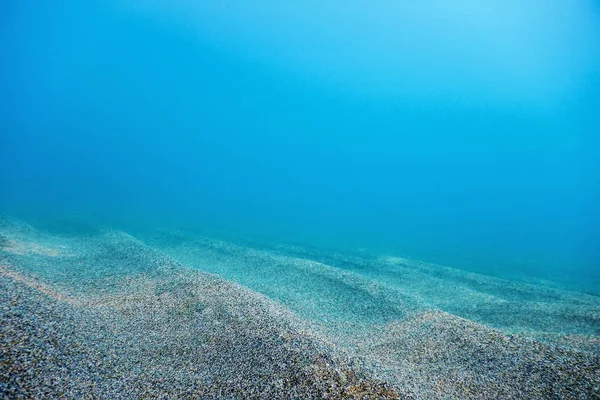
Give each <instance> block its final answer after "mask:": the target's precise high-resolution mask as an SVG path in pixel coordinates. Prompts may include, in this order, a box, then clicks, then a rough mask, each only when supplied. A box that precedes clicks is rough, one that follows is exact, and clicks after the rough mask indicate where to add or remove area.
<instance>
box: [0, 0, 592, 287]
mask: <svg viewBox="0 0 600 400" xmlns="http://www.w3.org/2000/svg"><path fill="white" fill-rule="evenodd" d="M0 49H1V54H2V55H1V62H0V90H1V94H0V212H2V213H5V214H9V215H13V216H18V217H19V218H22V219H24V220H28V221H62V220H63V219H64V218H71V217H72V216H77V218H80V219H83V220H89V221H93V222H94V223H102V224H105V225H110V226H125V225H127V226H136V227H140V226H144V227H168V228H169V229H181V230H202V231H214V232H221V234H223V235H226V236H227V235H231V236H235V235H244V236H248V237H255V238H262V239H266V240H270V241H275V242H278V243H286V244H301V245H304V246H310V247H315V248H320V249H330V250H335V251H342V252H348V253H352V252H359V253H360V252H361V251H368V252H371V253H378V254H388V255H395V256H400V257H410V258H417V259H422V260H427V261H432V262H436V263H440V264H444V265H449V266H452V267H455V268H459V269H467V270H470V271H476V272H479V273H484V274H488V275H496V276H497V275H511V276H528V277H536V278H543V279H547V280H554V281H559V282H567V281H568V282H571V283H573V282H574V283H576V284H578V285H586V286H590V289H591V290H594V291H596V290H599V289H598V287H600V269H599V268H598V267H599V266H600V239H599V238H600V207H599V204H600V156H599V154H600V140H599V138H598V137H599V132H600V111H599V110H600V6H599V5H598V3H597V2H595V1H592V0H571V1H559V0H545V1H541V0H526V1H517V0H510V1H497V0H491V1H486V2H478V1H471V0H460V1H454V2H448V1H434V0H427V1H425V2H418V4H417V3H414V2H404V1H387V0H384V1H379V2H367V1H351V2H345V1H344V2H343V1H330V2H319V1H313V0H309V1H302V2H281V1H257V2H242V1H233V2H225V3H221V2H193V1H185V0H177V1H161V0H153V1H145V0H108V1H99V0H90V1H73V0H58V1H41V0H39V1H35V0H32V1H14V0H8V1H3V2H2V5H0ZM40 224H42V223H41V222H40ZM42 225H43V224H42Z"/></svg>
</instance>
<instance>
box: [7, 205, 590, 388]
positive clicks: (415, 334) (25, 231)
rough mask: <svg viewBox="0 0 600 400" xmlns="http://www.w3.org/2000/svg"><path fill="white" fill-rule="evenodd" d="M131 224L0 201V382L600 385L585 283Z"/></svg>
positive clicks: (82, 385)
mask: <svg viewBox="0 0 600 400" xmlns="http://www.w3.org/2000/svg"><path fill="white" fill-rule="evenodd" d="M142 236H143V237H142ZM142 236H140V237H138V236H136V237H134V236H131V235H129V234H127V233H124V232H121V231H114V230H104V229H99V230H93V231H91V232H86V233H85V234H79V235H74V234H69V235H65V234H58V233H56V232H48V231H43V230H38V229H36V228H34V227H32V226H30V225H28V224H26V223H24V222H22V221H19V220H15V219H12V218H7V217H4V218H2V219H0V397H1V398H9V399H12V398H15V399H16V398H36V399H37V398H70V399H83V398H94V399H96V398H105V399H120V398H123V399H137V398H165V399H167V398H169V399H170V398H200V399H203V398H223V399H234V398H239V399H245V398H264V399H278V398H282V399H288V398H290V399H312V398H314V399H320V398H331V399H354V398H355V399H363V398H366V399H386V398H389V399H396V398H398V399H405V398H406V399H413V398H414V399H447V398H452V399H453V398H465V399H471V398H472V399H479V398H481V399H519V398H522V399H544V398H549V399H553V398H554V399H593V398H600V341H599V335H600V299H598V297H597V296H594V295H591V294H585V293H577V292H574V291H569V290H566V289H561V288H558V287H555V286H552V285H533V284H525V283H519V282H514V281H509V280H501V279H496V278H490V277H485V276H483V275H477V274H471V273H466V272H463V271H459V270H454V269H450V268H446V267H441V266H435V265H432V264H427V263H421V262H416V261H410V260H406V259H399V258H394V257H379V258H370V259H362V260H358V259H355V258H351V257H348V258H344V256H340V255H336V254H324V253H318V252H316V253H315V252H312V251H309V250H306V249H304V250H303V249H299V248H292V247H285V246H283V247H276V248H272V249H264V248H262V249H259V248H252V247H251V246H248V245H247V244H246V245H244V244H239V243H238V244H233V243H228V242H223V241H219V240H213V239H209V238H205V237H188V236H186V235H185V234H181V233H172V232H169V233H165V232H161V233H156V234H148V235H145V236H144V235H142ZM342 264H343V265H345V266H346V267H347V268H341V267H339V265H342ZM348 265H352V268H350V267H348ZM360 271H364V273H358V272H360ZM377 277H379V278H380V277H385V282H388V283H381V282H382V280H381V279H375V278H377Z"/></svg>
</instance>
